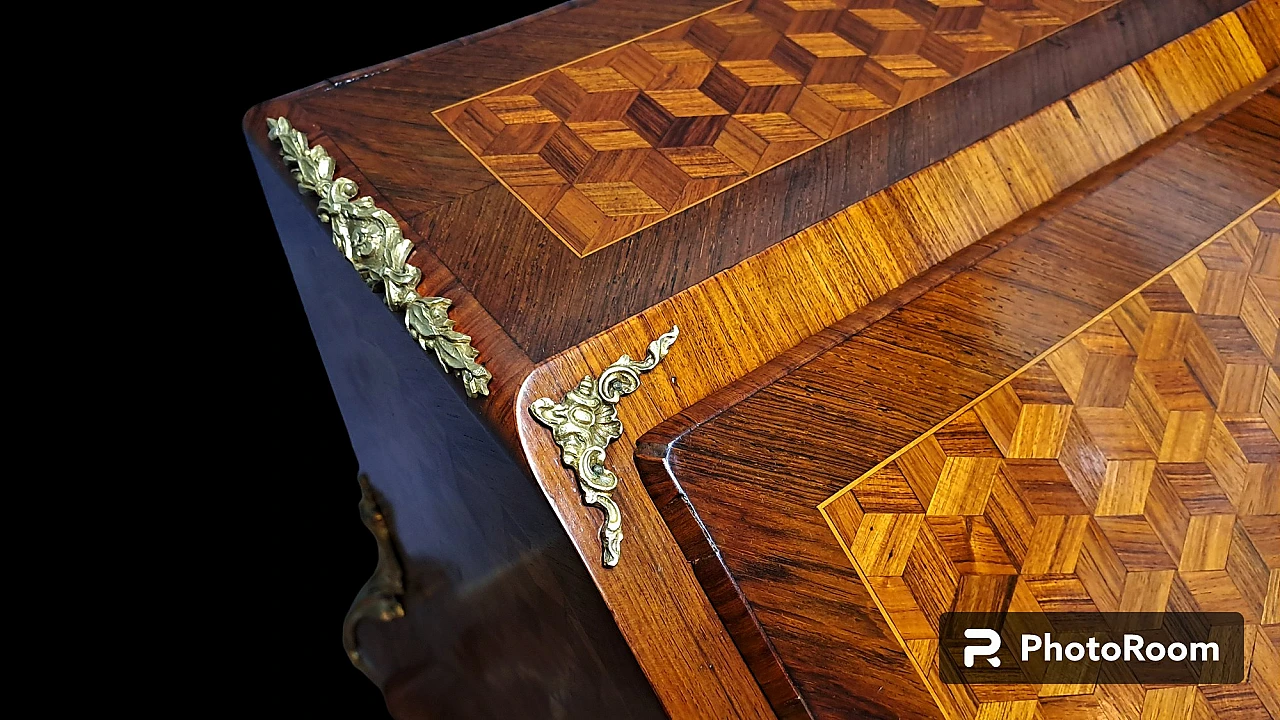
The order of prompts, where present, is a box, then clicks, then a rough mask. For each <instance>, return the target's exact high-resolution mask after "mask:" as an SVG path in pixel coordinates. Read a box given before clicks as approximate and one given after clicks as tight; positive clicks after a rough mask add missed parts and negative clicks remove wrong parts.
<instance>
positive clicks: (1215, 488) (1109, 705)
mask: <svg viewBox="0 0 1280 720" xmlns="http://www.w3.org/2000/svg"><path fill="white" fill-rule="evenodd" d="M1278 317H1280V204H1278V203H1277V201H1276V199H1275V198H1274V197H1273V198H1272V199H1271V201H1270V202H1269V203H1268V204H1266V205H1265V206H1263V207H1261V208H1260V209H1258V210H1255V211H1254V212H1253V213H1252V214H1251V215H1249V216H1247V217H1246V218H1244V219H1242V220H1241V221H1239V222H1237V223H1236V224H1235V225H1234V226H1232V227H1231V228H1230V229H1229V230H1227V231H1226V232H1225V233H1223V234H1222V235H1220V236H1219V237H1217V238H1216V239H1214V240H1212V241H1211V242H1209V243H1208V244H1207V245H1204V246H1202V247H1201V248H1200V249H1198V250H1197V251H1195V252H1194V253H1192V254H1190V255H1189V256H1187V257H1186V258H1184V259H1183V260H1182V261H1180V262H1179V263H1177V264H1175V265H1173V266H1171V267H1170V268H1168V269H1166V270H1165V271H1164V272H1162V273H1161V274H1160V275H1158V276H1157V277H1156V278H1155V279H1154V280H1153V281H1151V282H1150V283H1149V284H1148V285H1146V286H1145V287H1144V288H1143V289H1141V290H1140V291H1139V292H1137V293H1135V294H1133V295H1132V296H1131V297H1129V298H1128V299H1127V300H1125V301H1124V302H1122V303H1121V304H1120V305H1119V306H1117V307H1116V308H1114V309H1113V310H1111V311H1110V312H1108V313H1105V314H1103V315H1102V316H1100V317H1098V318H1096V319H1095V320H1094V321H1092V322H1091V323H1090V324H1088V325H1086V326H1085V327H1084V328H1082V329H1081V330H1080V331H1078V332H1077V333H1076V334H1074V335H1073V336H1071V337H1070V338H1069V339H1068V340H1066V341H1065V342H1064V343H1062V344H1060V345H1059V346H1057V347H1056V349H1054V350H1053V351H1051V352H1050V353H1048V354H1047V355H1045V356H1044V357H1043V358H1041V359H1040V360H1038V361H1036V362H1035V363H1034V364H1032V365H1030V366H1029V367H1027V368H1025V369H1023V370H1022V371H1020V372H1019V373H1018V374H1016V375H1014V376H1012V377H1011V378H1009V379H1007V380H1005V381H1003V382H1002V383H1000V384H999V385H997V386H996V387H995V388H993V389H992V390H991V391H989V392H988V393H987V394H985V395H983V396H982V397H980V398H979V399H978V400H977V401H975V402H974V403H972V404H970V406H968V407H966V408H965V409H964V410H962V411H961V412H960V413H959V414H958V415H956V416H954V417H953V418H952V419H950V420H948V421H947V422H945V423H943V424H942V425H941V426H939V427H938V428H936V429H934V430H933V431H931V432H929V433H928V434H926V435H924V436H923V437H921V438H919V439H918V440H916V441H915V442H914V443H912V444H911V445H909V446H908V447H907V448H906V449H905V450H903V451H902V452H900V453H898V454H896V455H895V456H893V457H892V458H891V460H890V461H888V462H886V463H884V464H882V465H881V466H879V467H877V468H875V469H874V470H872V471H871V472H869V473H868V474H867V475H865V476H864V477H862V478H860V479H859V480H858V481H856V482H854V483H852V484H851V485H850V486H849V487H847V488H845V489H844V490H842V491H841V493H839V494H837V495H836V496H833V498H832V499H830V500H828V501H827V502H826V503H824V504H823V513H824V515H826V517H827V519H828V520H829V522H830V523H831V526H832V528H833V530H835V532H836V534H837V535H838V536H839V538H840V541H841V542H842V543H843V545H844V546H845V548H846V550H847V552H848V554H849V556H850V559H851V560H852V561H853V564H854V565H855V567H856V568H857V570H858V573H859V575H860V576H861V577H862V578H863V580H864V582H865V584H866V586H867V587H868V589H869V590H870V591H871V593H872V594H873V596H874V597H875V599H876V602H877V604H878V605H879V606H880V608H881V609H882V611H883V613H884V615H885V617H886V620H887V621H888V622H889V624H890V625H891V626H892V627H893V628H894V631H895V632H896V633H897V635H898V636H899V637H900V638H901V640H902V642H903V645H904V647H905V649H906V651H907V653H908V655H909V656H910V657H911V659H912V662H913V663H915V665H916V668H917V670H919V672H920V673H921V676H922V678H923V679H924V680H925V683H926V684H927V685H928V686H929V688H930V690H931V692H932V693H933V695H934V697H935V699H937V700H938V703H939V706H940V707H941V708H942V710H943V712H944V715H946V716H947V717H949V718H956V719H965V720H969V719H971V718H979V717H981V718H987V717H990V718H996V717H999V718H1027V719H1028V720H1030V719H1031V718H1043V719H1044V720H1052V719H1055V718H1071V719H1072V720H1084V719H1085V718H1094V717H1097V718H1116V719H1118V720H1119V719H1124V718H1134V719H1137V718H1148V717H1151V718H1155V717H1160V718H1164V717H1169V718H1186V719H1188V720H1190V719H1191V718H1204V719H1206V720H1208V719H1211V718H1224V719H1225V718H1237V717H1239V718H1268V717H1271V718H1275V719H1277V720H1280V440H1278V439H1277V436H1278V435H1280V376H1277V366H1278V365H1280V322H1278V321H1277V318H1278ZM1162 610H1168V611H1204V612H1240V613H1241V614H1242V615H1243V616H1244V618H1245V623H1246V635H1245V638H1246V640H1245V642H1246V646H1245V668H1246V676H1245V681H1244V682H1242V683H1240V684H1237V685H1202V686H1200V687H1161V686H1143V685H1139V684H1121V685H1106V684H1100V683H1094V682H1092V681H1088V682H1081V683H1080V684H1072V685H1061V684H1059V685H1052V686H1050V685H1043V686H1032V685H1023V686H1004V685H1000V686H994V685H988V686H977V685H973V686H964V685H960V686H949V685H945V684H943V683H942V682H941V681H940V677H939V672H938V629H939V619H940V617H941V615H942V614H943V613H945V612H948V611H955V612H1002V611H1011V612H1090V611H1101V612H1131V611H1162Z"/></svg>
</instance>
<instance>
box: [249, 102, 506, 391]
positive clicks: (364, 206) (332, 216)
mask: <svg viewBox="0 0 1280 720" xmlns="http://www.w3.org/2000/svg"><path fill="white" fill-rule="evenodd" d="M267 128H268V132H267V137H268V138H270V139H271V140H278V141H279V142H280V147H281V149H280V154H281V155H283V156H284V160H285V163H286V164H287V165H289V166H290V168H291V169H292V171H293V177H294V179H295V180H297V181H298V189H299V190H300V191H302V192H303V193H308V192H310V193H314V194H315V195H317V196H318V197H319V198H320V204H319V207H318V208H317V210H316V212H317V214H319V216H320V219H321V220H322V221H324V222H327V223H329V226H330V227H331V228H333V244H334V245H336V246H337V247H338V249H339V250H341V251H342V254H343V255H345V256H346V258H347V260H349V261H350V262H351V264H352V265H354V266H355V268H356V270H357V271H358V272H359V273H360V277H362V278H364V281H365V283H367V284H368V285H369V287H370V288H372V289H373V290H374V291H380V292H381V293H382V295H383V299H384V300H385V301H386V303H387V307H389V308H391V309H392V310H401V311H404V324H405V327H406V328H408V330H409V334H410V335H412V336H413V339H414V340H417V341H418V344H419V345H421V346H422V349H423V350H427V351H431V352H434V353H435V355H436V358H437V359H439V360H440V364H441V365H443V366H444V367H445V369H446V370H448V371H450V372H454V373H457V374H458V375H459V376H461V378H462V382H463V385H464V386H466V390H467V395H469V396H471V397H476V396H477V395H488V394H489V380H490V378H491V377H492V375H490V374H489V371H488V370H486V369H485V368H484V366H483V365H481V364H480V363H478V362H476V356H477V355H478V354H479V353H477V352H476V349H475V348H473V347H471V337H470V336H469V335H464V334H462V333H460V332H458V331H457V330H454V329H453V321H452V320H450V319H449V306H450V305H452V304H453V303H452V301H450V300H449V299H448V298H442V297H422V296H421V295H419V294H418V290H417V288H418V283H419V282H421V280H422V271H421V270H419V269H418V268H416V267H414V266H412V265H410V264H409V263H408V259H409V253H410V252H412V251H413V243H411V242H409V241H408V240H407V239H405V237H404V234H403V233H402V232H401V231H400V223H398V222H396V219H395V218H393V217H391V214H390V213H388V212H387V211H385V210H383V209H382V208H379V207H378V206H376V205H374V203H373V198H371V197H368V196H366V197H362V198H360V199H358V200H355V199H353V198H355V197H356V195H357V194H358V193H359V192H360V187H359V186H358V185H357V184H356V183H355V181H353V180H351V179H349V178H344V177H339V178H335V177H334V176H333V170H334V162H333V158H331V157H329V153H327V152H325V149H324V148H323V147H320V146H319V145H316V146H315V147H311V146H310V144H309V143H308V141H307V136H306V135H305V134H303V133H302V132H300V131H298V130H296V129H294V127H293V126H292V125H290V124H289V121H288V120H286V119H284V118H282V117H281V118H267Z"/></svg>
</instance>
